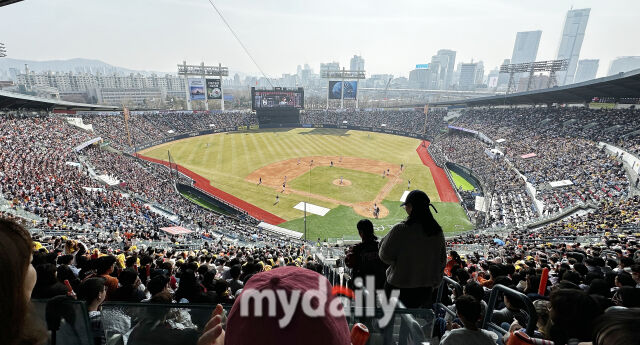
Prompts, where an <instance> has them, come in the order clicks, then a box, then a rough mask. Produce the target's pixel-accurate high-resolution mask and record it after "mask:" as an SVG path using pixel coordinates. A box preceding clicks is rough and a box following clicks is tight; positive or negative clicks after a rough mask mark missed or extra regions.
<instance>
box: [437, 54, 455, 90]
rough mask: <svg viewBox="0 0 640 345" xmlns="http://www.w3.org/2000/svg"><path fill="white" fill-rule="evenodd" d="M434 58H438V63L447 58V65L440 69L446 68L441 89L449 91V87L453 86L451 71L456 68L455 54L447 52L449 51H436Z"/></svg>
mask: <svg viewBox="0 0 640 345" xmlns="http://www.w3.org/2000/svg"><path fill="white" fill-rule="evenodd" d="M436 56H440V57H441V58H440V61H441V62H442V61H444V57H445V56H446V57H447V61H448V63H447V65H446V66H442V67H446V68H445V71H444V73H445V74H444V76H443V78H442V81H443V85H442V89H445V90H448V89H451V86H452V85H453V70H454V68H455V66H456V52H455V51H453V50H449V49H440V50H438V53H437V54H436ZM442 67H441V71H442Z"/></svg>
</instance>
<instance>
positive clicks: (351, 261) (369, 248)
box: [345, 240, 388, 289]
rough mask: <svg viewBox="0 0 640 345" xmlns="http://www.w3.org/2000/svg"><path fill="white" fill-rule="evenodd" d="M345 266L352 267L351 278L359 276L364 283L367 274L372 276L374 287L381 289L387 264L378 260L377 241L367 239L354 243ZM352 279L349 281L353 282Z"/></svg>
mask: <svg viewBox="0 0 640 345" xmlns="http://www.w3.org/2000/svg"><path fill="white" fill-rule="evenodd" d="M345 263H346V265H347V267H349V268H351V269H352V273H351V275H352V277H353V279H355V278H357V277H360V278H362V283H363V284H366V277H367V276H374V277H375V279H376V280H375V282H376V289H382V288H383V287H384V282H385V280H386V273H385V272H386V270H387V267H388V266H387V264H385V263H384V262H382V260H380V256H379V255H378V241H377V240H374V241H367V242H361V243H358V244H356V245H355V246H353V247H352V248H351V251H350V253H349V254H348V257H347V259H346V260H345ZM353 279H352V280H351V282H353Z"/></svg>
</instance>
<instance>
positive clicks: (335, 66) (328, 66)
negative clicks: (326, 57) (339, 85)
mask: <svg viewBox="0 0 640 345" xmlns="http://www.w3.org/2000/svg"><path fill="white" fill-rule="evenodd" d="M339 70H340V63H339V62H335V61H334V62H327V63H320V75H322V73H323V72H325V71H339Z"/></svg>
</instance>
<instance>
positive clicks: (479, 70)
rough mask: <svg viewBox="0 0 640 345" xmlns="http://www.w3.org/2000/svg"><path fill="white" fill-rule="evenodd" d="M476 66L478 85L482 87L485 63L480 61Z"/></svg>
mask: <svg viewBox="0 0 640 345" xmlns="http://www.w3.org/2000/svg"><path fill="white" fill-rule="evenodd" d="M476 65H477V66H476V85H482V84H484V63H483V62H482V61H478V63H477V64H476Z"/></svg>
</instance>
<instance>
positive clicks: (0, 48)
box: [0, 43, 7, 57]
mask: <svg viewBox="0 0 640 345" xmlns="http://www.w3.org/2000/svg"><path fill="white" fill-rule="evenodd" d="M6 56H7V48H5V46H4V43H0V57H6Z"/></svg>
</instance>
